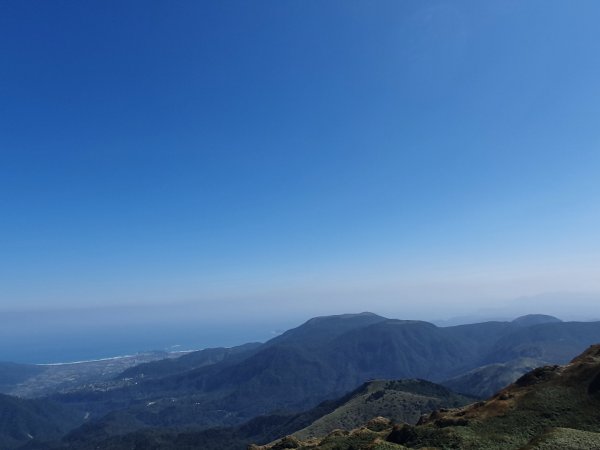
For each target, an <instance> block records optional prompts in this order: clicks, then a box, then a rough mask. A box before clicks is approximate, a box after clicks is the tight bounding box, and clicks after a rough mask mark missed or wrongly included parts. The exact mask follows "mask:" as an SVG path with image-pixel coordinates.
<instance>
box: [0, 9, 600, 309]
mask: <svg viewBox="0 0 600 450" xmlns="http://www.w3.org/2000/svg"><path fill="white" fill-rule="evenodd" d="M598 23H600V3H599V2H597V1H583V0H582V1H577V2H567V1H548V0H544V1H511V0H501V1H500V0H498V1H485V2H484V1H479V0H477V1H475V0H474V1H448V2H445V1H428V2H424V1H421V0H419V1H416V0H415V1H377V2H371V1H362V2H357V1H281V0H273V1H213V2H209V1H177V2H167V1H161V2H158V1H121V0H119V1H116V0H115V1H93V2H92V1H82V0H78V1H18V0H14V1H2V2H1V3H0V69H1V70H0V286H1V287H0V310H19V309H32V308H33V309H35V308H63V307H66V308H69V307H73V306H77V307H86V306H90V307H91V306H94V307H95V306H100V305H105V306H114V305H119V304H131V305H140V304H143V305H150V304H152V305H155V304H169V303H177V302H192V303H195V304H197V305H209V307H210V308H211V309H212V310H214V311H225V308H229V307H235V308H236V309H240V308H241V309H242V310H243V311H245V309H244V308H246V309H247V310H248V311H250V310H253V311H260V312H261V313H264V314H268V313H269V311H273V310H276V309H277V308H279V309H282V310H283V309H286V308H288V309H289V310H294V311H299V312H300V313H302V314H306V315H310V314H313V313H319V312H321V311H323V312H330V311H331V312H333V311H339V312H342V310H364V309H374V310H379V311H381V310H384V312H385V311H386V310H393V309H394V308H396V309H398V310H401V309H402V308H403V307H404V306H403V305H404V304H406V303H410V302H414V301H417V300H418V301H423V302H424V304H427V305H433V306H436V305H437V306H439V305H441V304H442V303H443V304H444V305H446V306H449V307H451V306H452V305H453V303H452V302H455V301H459V300H461V301H463V300H464V301H476V300H478V299H479V300H480V301H481V302H485V301H489V302H493V301H494V300H493V299H501V298H511V297H517V296H519V295H533V294H535V293H542V292H552V291H562V290H564V291H585V292H588V291H595V290H600V289H598V283H600V282H599V281H598V280H600V273H599V272H600V270H599V267H600V233H599V230H600V202H599V199H600V26H598ZM469 299H470V300H469ZM486 299H487V300H486ZM403 302H404V303H403ZM444 302H445V303H444ZM222 305H227V306H222ZM240 305H245V306H244V307H241V306H240ZM220 308H221V309H220Z"/></svg>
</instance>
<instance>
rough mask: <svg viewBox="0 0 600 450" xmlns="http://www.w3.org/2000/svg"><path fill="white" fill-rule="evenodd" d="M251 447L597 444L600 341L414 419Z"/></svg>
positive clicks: (531, 449)
mask: <svg viewBox="0 0 600 450" xmlns="http://www.w3.org/2000/svg"><path fill="white" fill-rule="evenodd" d="M249 448H250V449H251V450H280V449H284V448H295V449H299V450H303V449H331V450H333V449H338V450H343V449H355V450H362V449H364V450H367V449H370V450H385V449H402V448H429V449H467V450H468V449H473V450H474V449H482V448H485V449H522V450H554V449H556V450H558V449H573V450H575V449H583V448H585V449H600V344H599V345H593V346H591V347H590V348H588V349H587V350H586V351H585V352H584V353H582V354H581V355H579V356H578V357H576V358H575V359H573V360H572V361H571V362H570V363H569V364H567V365H564V366H559V365H553V366H544V367H539V368H537V369H534V370H532V371H530V372H528V373H527V374H525V375H523V376H522V377H521V378H519V379H518V380H517V381H516V382H515V383H513V384H511V385H509V386H507V387H506V388H504V389H502V390H501V391H499V392H498V393H497V394H495V395H494V396H492V397H491V398H490V399H489V400H487V401H483V402H477V403H472V404H470V405H468V406H465V407H461V408H455V409H441V410H438V411H435V412H433V413H431V414H429V415H427V416H424V417H423V418H422V419H421V420H420V421H419V423H418V424H417V425H409V424H393V423H392V422H391V421H390V420H389V419H386V418H383V417H377V418H374V419H372V420H371V421H369V422H367V423H366V424H365V425H364V426H362V427H358V428H355V429H352V430H335V431H333V432H331V433H329V434H328V435H326V436H323V437H320V438H314V439H308V440H304V441H302V440H299V439H298V438H296V437H293V436H287V437H285V438H283V439H280V440H278V441H275V442H273V443H271V444H268V445H265V446H256V445H254V446H250V447H249Z"/></svg>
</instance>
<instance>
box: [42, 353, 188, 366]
mask: <svg viewBox="0 0 600 450" xmlns="http://www.w3.org/2000/svg"><path fill="white" fill-rule="evenodd" d="M195 351H196V350H178V351H176V352H166V353H170V354H173V353H191V352H195ZM150 354H151V353H136V354H133V355H121V356H111V357H110V358H99V359H85V360H82V361H71V362H58V363H39V364H35V365H36V366H67V365H69V364H84V363H93V362H102V361H112V360H115V359H123V358H135V357H136V356H145V355H150ZM159 359H160V358H159Z"/></svg>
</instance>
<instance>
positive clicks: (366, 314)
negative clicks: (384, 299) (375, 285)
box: [308, 311, 385, 323]
mask: <svg viewBox="0 0 600 450" xmlns="http://www.w3.org/2000/svg"><path fill="white" fill-rule="evenodd" d="M358 318H378V319H385V317H381V316H379V315H377V314H375V313H372V312H368V311H364V312H361V313H347V314H336V315H331V316H318V317H313V318H312V319H310V320H308V322H309V323H310V322H319V321H322V320H339V319H342V320H343V319H358Z"/></svg>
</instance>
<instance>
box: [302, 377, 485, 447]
mask: <svg viewBox="0 0 600 450" xmlns="http://www.w3.org/2000/svg"><path fill="white" fill-rule="evenodd" d="M472 401H473V399H472V398H470V397H465V396H463V395H459V394H455V393H453V392H451V391H450V390H448V389H446V388H444V387H442V386H440V385H437V384H434V383H431V382H429V381H425V380H398V381H387V380H376V381H371V382H368V383H365V384H364V385H363V386H361V387H360V388H359V389H357V390H356V391H355V393H354V395H353V396H352V397H351V398H350V399H349V400H348V401H346V402H344V403H343V404H342V405H340V406H339V407H338V408H336V409H335V410H334V411H332V412H331V413H329V414H327V415H324V416H323V417H321V418H319V419H318V420H316V421H314V422H313V423H312V424H310V425H309V426H308V427H306V428H303V429H302V430H299V431H297V432H296V433H294V436H295V437H297V438H299V439H307V438H313V437H318V436H325V435H327V434H328V433H330V432H331V431H333V430H335V429H352V428H356V427H358V426H360V425H361V424H363V423H366V422H367V421H369V420H370V419H372V418H373V417H378V416H383V417H386V418H388V419H391V420H392V421H394V422H407V423H413V424H414V423H417V421H418V420H419V419H420V418H421V416H422V414H424V413H429V412H432V411H434V410H436V409H438V408H452V407H458V406H463V405H466V404H467V403H471V402H472Z"/></svg>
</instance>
